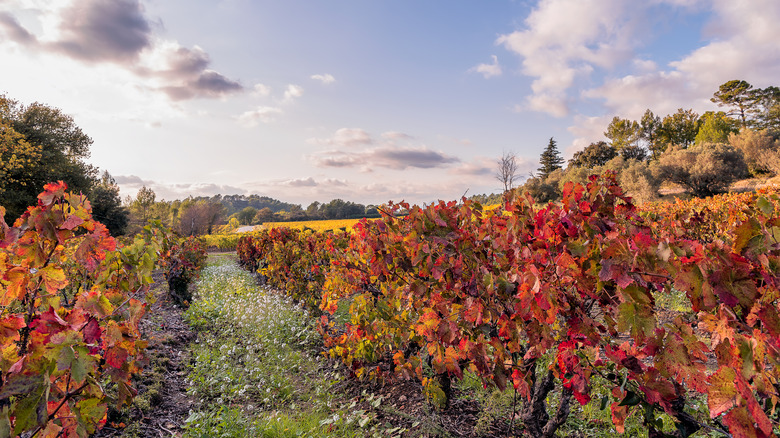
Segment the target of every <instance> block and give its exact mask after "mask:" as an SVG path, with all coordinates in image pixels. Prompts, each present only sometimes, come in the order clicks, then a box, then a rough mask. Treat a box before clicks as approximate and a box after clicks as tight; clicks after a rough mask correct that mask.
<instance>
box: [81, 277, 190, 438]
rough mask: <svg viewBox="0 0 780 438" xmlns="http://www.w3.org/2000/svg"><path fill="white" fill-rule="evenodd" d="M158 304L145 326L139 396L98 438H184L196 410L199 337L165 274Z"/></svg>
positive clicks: (155, 290)
mask: <svg viewBox="0 0 780 438" xmlns="http://www.w3.org/2000/svg"><path fill="white" fill-rule="evenodd" d="M153 278H154V280H155V283H154V285H153V286H152V294H153V296H154V297H155V302H154V303H153V304H151V305H149V306H148V307H147V312H146V317H145V318H144V319H143V320H142V321H141V323H140V328H141V332H142V335H143V337H144V338H145V339H147V340H148V341H149V346H148V348H147V350H146V359H147V360H146V362H147V364H146V366H145V367H144V370H143V371H142V373H141V374H140V375H139V376H137V377H136V378H135V382H134V383H135V385H136V389H137V390H138V395H137V396H136V398H135V400H134V402H133V405H132V406H131V407H125V408H123V409H121V410H116V409H113V408H109V413H108V421H107V423H106V426H105V427H103V429H102V430H100V431H99V432H98V433H97V434H95V435H94V437H119V436H123V437H131V436H138V437H171V436H175V437H180V436H182V430H183V429H182V426H183V425H184V420H185V419H186V418H187V417H188V415H189V410H190V407H191V406H192V404H193V401H192V400H191V398H190V397H189V396H188V395H187V392H186V390H187V383H186V382H185V377H186V376H187V364H188V362H189V360H190V355H189V344H190V342H192V341H194V340H195V333H193V332H192V330H190V327H189V325H187V323H185V322H184V320H183V319H182V312H183V309H182V308H181V307H179V306H176V305H175V304H174V303H173V300H172V299H171V297H170V295H169V294H168V285H167V283H166V282H165V278H164V277H163V275H162V274H157V275H155V276H154V277H153Z"/></svg>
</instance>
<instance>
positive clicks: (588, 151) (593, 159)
mask: <svg viewBox="0 0 780 438" xmlns="http://www.w3.org/2000/svg"><path fill="white" fill-rule="evenodd" d="M617 155H618V151H617V150H616V149H615V147H613V146H612V145H610V144H608V143H607V142H605V141H598V142H596V143H591V144H589V145H588V146H587V147H585V149H583V150H581V151H578V152H575V153H574V156H573V157H572V159H571V160H569V167H585V168H589V169H591V168H594V167H597V166H603V165H604V164H606V163H607V162H608V161H609V160H611V159H613V158H615V157H617Z"/></svg>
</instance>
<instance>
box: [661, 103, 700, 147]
mask: <svg viewBox="0 0 780 438" xmlns="http://www.w3.org/2000/svg"><path fill="white" fill-rule="evenodd" d="M699 124H700V122H699V115H698V114H697V113H695V112H694V111H693V110H692V109H688V110H683V109H682V108H680V109H678V110H677V112H676V113H674V114H670V115H668V116H666V117H664V118H663V120H662V121H661V127H660V131H659V133H658V134H659V135H658V139H659V141H661V142H663V143H665V144H667V145H677V146H681V147H682V148H687V147H688V146H690V145H692V144H693V142H694V141H695V140H696V134H698V133H699Z"/></svg>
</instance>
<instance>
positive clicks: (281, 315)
mask: <svg viewBox="0 0 780 438" xmlns="http://www.w3.org/2000/svg"><path fill="white" fill-rule="evenodd" d="M185 319H186V320H187V321H188V323H189V324H190V325H192V327H193V328H194V329H195V330H196V331H197V332H198V339H197V341H196V342H195V343H194V344H193V345H192V353H193V363H192V365H191V370H190V374H189V377H188V381H189V384H190V388H189V393H190V394H191V395H192V396H194V397H195V398H196V400H197V403H196V408H195V409H194V410H193V411H192V412H191V413H190V416H189V418H188V419H187V426H186V428H187V432H186V434H185V436H187V437H321V436H331V437H363V436H391V434H388V433H386V432H387V430H388V428H387V427H383V425H381V424H380V423H379V422H377V421H376V415H375V414H373V413H371V412H367V411H362V410H359V409H355V407H354V406H349V405H346V404H342V403H340V402H338V401H337V400H335V398H334V390H333V387H334V385H335V384H337V383H338V382H339V381H340V380H342V379H343V377H342V376H341V375H340V374H339V372H338V371H337V370H335V369H333V367H331V366H330V365H329V364H328V363H327V362H325V360H324V359H323V358H321V357H319V356H317V355H316V353H311V352H313V351H316V350H317V348H316V343H317V342H318V339H319V335H318V334H317V332H316V330H315V329H314V325H313V324H314V319H313V318H311V317H309V315H307V313H306V312H305V311H304V310H301V309H300V308H298V307H296V306H295V305H293V303H292V302H290V301H289V300H287V299H285V298H282V297H280V296H279V295H276V294H273V293H271V292H270V291H268V290H266V289H263V288H262V287H260V286H257V285H256V284H255V280H254V278H253V277H252V276H251V274H249V273H247V272H245V271H242V270H241V269H240V268H238V266H237V265H236V264H235V262H234V260H233V259H232V258H231V257H227V256H224V255H223V256H219V257H212V258H211V259H210V263H209V266H207V267H206V269H205V270H204V271H203V273H202V275H201V280H200V281H199V283H198V292H197V294H196V296H195V299H194V300H193V304H192V306H191V307H190V308H189V309H188V310H187V312H186V314H185Z"/></svg>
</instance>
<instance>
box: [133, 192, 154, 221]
mask: <svg viewBox="0 0 780 438" xmlns="http://www.w3.org/2000/svg"><path fill="white" fill-rule="evenodd" d="M156 197H157V195H155V193H154V190H152V189H151V188H150V187H146V186H143V187H141V190H139V191H138V193H137V194H136V195H135V200H134V201H133V203H132V205H131V209H132V211H133V212H134V213H135V216H136V220H137V222H138V223H139V224H140V225H142V226H143V225H145V224H146V222H147V221H148V220H149V219H151V209H152V206H153V205H154V199H155V198H156Z"/></svg>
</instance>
